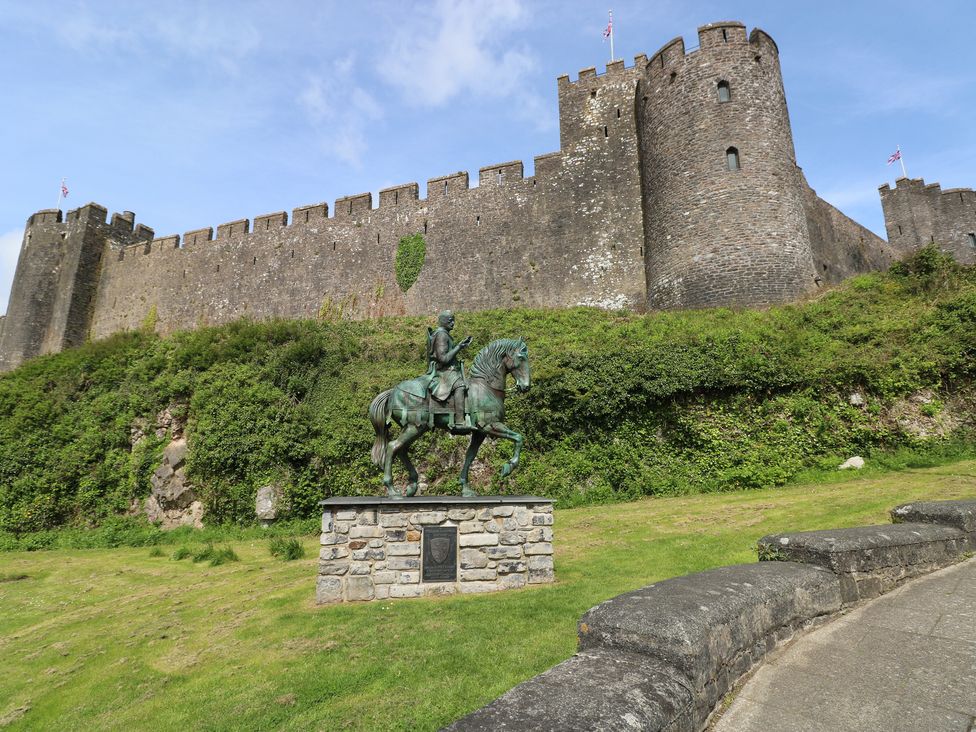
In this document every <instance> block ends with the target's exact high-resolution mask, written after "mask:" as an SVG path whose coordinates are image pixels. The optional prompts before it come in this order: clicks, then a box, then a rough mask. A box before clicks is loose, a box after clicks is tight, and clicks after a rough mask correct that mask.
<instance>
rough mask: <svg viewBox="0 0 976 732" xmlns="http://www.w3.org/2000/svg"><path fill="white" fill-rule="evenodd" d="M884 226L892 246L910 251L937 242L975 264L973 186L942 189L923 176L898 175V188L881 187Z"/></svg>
mask: <svg viewBox="0 0 976 732" xmlns="http://www.w3.org/2000/svg"><path fill="white" fill-rule="evenodd" d="M878 190H879V192H880V193H881V207H882V208H883V209H884V215H885V228H886V229H887V230H888V241H889V242H890V243H891V246H892V248H893V249H895V250H896V251H898V252H901V253H908V252H911V251H914V250H916V249H918V248H919V247H923V246H925V245H926V244H932V243H937V244H938V245H939V246H941V247H942V248H943V249H944V250H945V251H947V252H949V253H951V254H952V255H953V256H954V257H955V258H956V260H957V261H959V262H962V263H964V264H976V192H974V191H973V190H972V189H971V188H951V189H947V190H944V191H943V190H942V187H941V186H940V185H939V184H938V183H929V184H928V185H926V183H925V181H924V180H922V179H921V178H912V179H908V178H899V179H898V180H897V181H896V182H895V188H894V189H893V190H892V188H891V186H889V185H888V184H887V183H885V184H884V185H883V186H881V188H879V189H878Z"/></svg>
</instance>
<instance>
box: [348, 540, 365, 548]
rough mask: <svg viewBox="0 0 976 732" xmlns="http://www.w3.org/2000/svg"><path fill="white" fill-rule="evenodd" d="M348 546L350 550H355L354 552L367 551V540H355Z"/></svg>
mask: <svg viewBox="0 0 976 732" xmlns="http://www.w3.org/2000/svg"><path fill="white" fill-rule="evenodd" d="M346 546H348V547H349V548H350V549H353V550H357V549H365V548H366V540H365V539H353V540H352V541H350V542H349V543H348V544H347V545H346Z"/></svg>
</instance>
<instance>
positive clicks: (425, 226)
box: [424, 221, 427, 234]
mask: <svg viewBox="0 0 976 732" xmlns="http://www.w3.org/2000/svg"><path fill="white" fill-rule="evenodd" d="M424 233H425V234H426V233H427V222H426V221H425V222H424Z"/></svg>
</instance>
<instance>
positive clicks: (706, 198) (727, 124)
mask: <svg viewBox="0 0 976 732" xmlns="http://www.w3.org/2000/svg"><path fill="white" fill-rule="evenodd" d="M698 38H699V44H700V45H699V48H698V49H697V50H693V51H691V52H688V53H686V52H685V46H684V41H683V40H682V39H681V38H676V39H675V40H673V41H671V42H670V43H668V44H667V45H666V46H664V47H663V48H662V49H661V50H660V51H658V52H657V54H655V55H654V56H653V57H652V58H651V60H650V61H649V62H648V63H647V67H646V69H645V71H644V74H643V75H642V77H641V80H640V83H639V86H638V92H637V99H636V102H637V112H638V127H639V135H640V149H641V157H642V160H641V168H642V172H641V176H642V182H643V196H644V238H645V250H644V261H645V268H646V271H647V288H648V305H649V306H650V307H652V308H680V307H706V306H708V307H710V306H723V305H742V306H755V305H766V304H771V303H781V302H788V301H791V300H794V299H796V298H797V297H798V296H799V295H802V294H803V293H805V292H807V291H809V290H811V289H813V288H814V287H815V282H814V276H815V272H814V265H813V258H812V253H811V247H810V238H809V234H808V231H807V224H806V216H805V213H804V207H803V199H802V197H801V190H802V189H801V180H802V173H801V172H800V170H799V168H797V166H796V153H795V152H794V150H793V136H792V134H791V132H790V120H789V113H788V112H787V109H786V97H785V95H784V92H783V79H782V76H781V74H780V68H779V52H778V50H777V48H776V43H775V42H774V41H773V39H772V38H770V37H769V36H768V35H767V34H766V33H764V32H763V31H761V30H758V29H756V30H754V31H752V34H751V35H750V36H748V37H747V36H746V28H745V26H744V25H742V24H741V23H734V22H726V23H712V24H710V25H706V26H702V27H701V28H699V29H698Z"/></svg>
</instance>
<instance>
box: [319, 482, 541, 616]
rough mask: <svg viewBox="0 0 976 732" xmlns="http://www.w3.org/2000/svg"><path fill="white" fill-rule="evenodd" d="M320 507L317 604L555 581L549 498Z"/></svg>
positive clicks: (356, 501) (369, 500) (334, 502)
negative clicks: (320, 525) (320, 533)
mask: <svg viewBox="0 0 976 732" xmlns="http://www.w3.org/2000/svg"><path fill="white" fill-rule="evenodd" d="M319 505H321V506H322V508H323V513H322V537H321V542H322V549H321V551H320V553H319V574H318V582H317V585H316V594H315V596H316V602H318V603H319V604H326V603H334V602H349V601H366V600H386V599H389V598H397V597H422V596H425V595H452V594H455V593H473V592H493V591H496V590H509V589H515V588H519V587H525V586H526V585H534V584H542V583H546V582H552V581H554V579H555V575H554V567H553V557H552V520H553V513H552V500H551V499H549V498H540V497H538V496H475V497H473V498H463V497H460V496H422V497H415V498H405V499H392V498H380V497H373V496H367V497H341V498H330V499H328V500H325V501H321V502H320V504H319Z"/></svg>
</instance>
